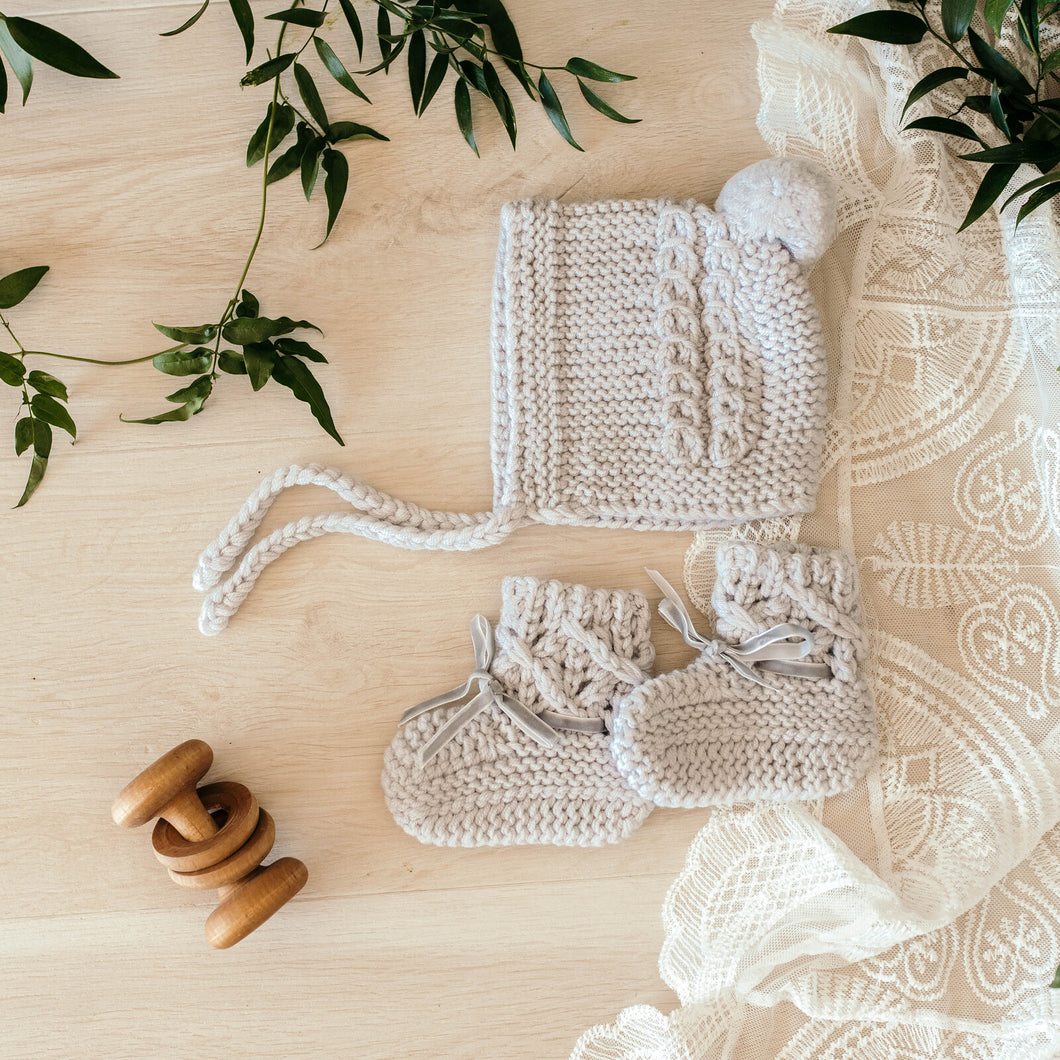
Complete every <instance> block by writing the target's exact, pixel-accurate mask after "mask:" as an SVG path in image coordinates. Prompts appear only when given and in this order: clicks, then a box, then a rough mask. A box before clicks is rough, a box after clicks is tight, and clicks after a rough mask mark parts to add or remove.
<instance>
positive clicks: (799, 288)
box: [194, 159, 835, 634]
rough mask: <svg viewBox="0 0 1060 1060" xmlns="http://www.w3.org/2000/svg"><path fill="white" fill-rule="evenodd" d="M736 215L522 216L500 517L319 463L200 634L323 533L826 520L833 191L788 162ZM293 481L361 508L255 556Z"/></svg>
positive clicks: (230, 560)
mask: <svg viewBox="0 0 1060 1060" xmlns="http://www.w3.org/2000/svg"><path fill="white" fill-rule="evenodd" d="M722 203H723V204H724V209H721V208H720V206H719V210H718V211H714V210H711V209H709V208H708V207H706V206H704V205H702V204H699V203H696V202H692V201H684V202H678V201H675V200H672V199H645V200H618V201H606V202H594V203H574V204H567V203H559V202H540V201H523V202H515V203H510V204H509V205H507V206H505V207H504V209H503V212H502V215H501V237H500V247H499V252H498V257H497V269H496V276H495V283H494V297H493V323H492V333H491V340H492V341H491V345H492V386H493V415H492V420H493V426H492V435H491V443H492V444H491V453H492V466H493V478H494V496H493V511H491V512H482V513H476V514H464V513H460V512H437V511H430V510H428V509H425V508H421V507H420V506H418V505H414V504H406V503H404V502H401V501H398V500H396V499H395V498H393V497H390V496H389V495H387V494H385V493H382V492H381V491H378V490H374V489H372V488H371V487H369V486H367V485H365V484H364V483H362V482H360V481H358V480H357V479H356V478H354V477H353V476H351V475H345V474H341V473H340V472H337V471H331V470H329V469H327V468H324V467H320V466H318V465H310V466H307V467H291V468H288V469H284V470H282V471H279V472H277V473H276V475H274V476H272V477H271V478H270V479H268V480H266V481H265V482H263V483H262V484H261V486H260V487H259V489H258V490H257V491H255V493H254V494H253V495H252V496H251V498H250V499H249V500H248V502H247V503H246V504H245V505H244V507H243V509H242V510H241V511H240V512H239V514H238V515H237V516H236V517H235V518H234V519H233V520H232V521H231V523H230V524H229V525H228V527H227V528H226V529H225V530H224V531H223V532H222V534H221V535H220V537H219V538H218V540H217V541H216V542H215V543H214V544H212V545H211V546H210V547H209V548H207V549H206V551H205V552H203V554H202V556H201V558H200V561H199V568H198V570H197V571H196V574H195V578H194V582H195V585H196V587H197V588H199V589H202V590H204V591H207V592H210V595H209V597H208V598H207V600H206V602H205V604H204V605H203V612H202V617H201V619H200V623H199V625H200V629H201V630H202V631H203V632H204V633H207V634H212V633H217V632H220V630H221V629H223V628H224V626H225V625H226V624H227V621H228V619H229V617H230V616H231V615H232V614H233V613H234V612H235V610H236V609H237V608H238V607H239V605H240V603H242V601H243V599H244V598H245V597H246V595H247V593H248V592H249V591H250V588H251V586H252V585H253V582H254V580H255V579H256V578H257V576H258V574H259V573H260V572H261V570H262V569H263V568H264V567H265V566H266V565H267V564H268V563H270V562H272V561H273V560H274V559H276V558H278V556H279V555H280V554H282V552H284V551H285V550H286V549H287V548H290V547H291V546H292V545H293V544H295V543H297V542H299V541H304V540H308V539H309V538H312V537H317V536H320V535H321V534H325V533H333V532H343V533H354V534H360V535H362V536H365V537H370V538H373V539H375V540H381V541H386V542H388V543H390V544H395V545H399V546H401V547H404V548H430V549H454V550H466V549H476V548H485V547H487V546H489V545H492V544H495V543H496V542H497V541H499V540H501V539H503V538H504V537H505V536H506V535H507V534H509V533H511V532H512V531H513V530H515V529H517V528H518V527H520V526H523V525H526V524H528V523H532V522H544V523H552V524H565V525H576V526H597V527H623V528H632V529H639V530H697V529H702V528H706V527H713V526H722V525H727V524H730V523H736V522H742V521H744V520H747V519H754V518H764V517H770V516H784V515H792V514H795V513H799V512H809V511H812V510H813V507H814V504H815V501H816V494H817V483H818V474H819V460H820V453H821V447H822V444H823V439H824V419H825V405H824V384H825V357H824V349H823V346H822V339H821V331H820V326H819V322H818V319H817V313H816V310H815V308H814V304H813V299H812V296H811V294H810V289H809V286H808V284H807V278H806V275H807V270H808V266H809V265H811V264H812V262H813V260H815V258H816V257H817V256H818V255H819V254H820V253H821V252H822V251H823V250H824V249H825V247H827V245H828V243H829V241H830V240H831V235H832V232H833V230H834V223H835V222H834V215H835V202H834V191H833V189H832V187H831V184H830V182H829V180H828V178H827V177H826V176H825V175H824V174H823V172H822V171H821V170H819V169H817V168H816V167H814V166H812V165H810V164H809V163H806V162H800V161H794V160H790V159H769V160H766V161H764V162H759V163H756V164H755V165H753V166H750V167H748V168H747V169H746V170H743V171H741V172H740V173H738V174H736V175H735V176H734V177H733V178H732V179H731V180H730V181H729V182H728V183H727V184H726V186H725V188H724V189H723V190H722V194H721V196H720V197H719V204H722ZM295 484H317V485H322V486H326V487H328V488H329V489H332V490H333V491H334V492H335V493H337V494H339V496H341V497H342V498H343V499H344V500H346V501H347V502H348V504H349V505H350V507H351V508H352V511H348V512H345V513H343V512H339V513H330V514H327V515H322V516H319V517H317V518H306V519H301V520H299V521H297V522H295V523H291V524H289V525H288V526H286V527H284V528H283V529H282V530H279V531H276V532H275V533H274V534H273V535H272V536H270V537H269V538H268V539H267V540H265V541H262V542H261V543H260V544H259V545H256V546H254V548H252V549H251V550H250V551H249V552H247V554H246V555H245V556H243V552H244V550H245V549H247V547H248V545H249V543H250V540H251V538H252V537H253V535H254V532H255V530H256V529H257V526H258V525H259V523H260V522H261V519H262V518H263V517H264V514H265V512H266V511H267V510H268V507H269V504H271V502H272V499H273V497H274V496H275V495H276V493H278V492H279V491H281V490H283V489H285V488H287V487H288V486H290V485H295ZM241 556H242V562H239V561H240V557H241ZM237 562H239V566H238V569H237V570H236V571H235V573H234V574H232V575H231V576H229V577H228V580H227V581H226V582H224V583H223V584H219V583H220V582H221V579H222V577H223V576H224V575H225V574H226V573H227V572H228V571H229V570H230V569H231V568H232V567H233V566H234V565H236V564H237Z"/></svg>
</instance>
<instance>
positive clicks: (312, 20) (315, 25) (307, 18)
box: [265, 7, 324, 29]
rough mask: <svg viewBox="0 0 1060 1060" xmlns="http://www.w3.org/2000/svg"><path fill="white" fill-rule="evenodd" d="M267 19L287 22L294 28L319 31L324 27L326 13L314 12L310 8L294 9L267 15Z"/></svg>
mask: <svg viewBox="0 0 1060 1060" xmlns="http://www.w3.org/2000/svg"><path fill="white" fill-rule="evenodd" d="M265 18H266V19H267V20H270V19H271V20H273V21H276V22H287V23H289V24H290V25H293V26H305V27H307V28H308V29H319V28H320V27H321V26H323V25H324V12H323V11H314V10H313V9H312V8H308V7H292V8H290V10H288V11H277V12H276V13H275V14H272V15H266V16H265Z"/></svg>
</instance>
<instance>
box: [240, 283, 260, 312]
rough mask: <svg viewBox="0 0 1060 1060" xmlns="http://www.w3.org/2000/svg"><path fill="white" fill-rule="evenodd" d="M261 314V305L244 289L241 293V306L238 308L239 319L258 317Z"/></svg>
mask: <svg viewBox="0 0 1060 1060" xmlns="http://www.w3.org/2000/svg"><path fill="white" fill-rule="evenodd" d="M260 313H261V304H260V303H259V302H258V300H257V299H256V298H255V297H254V296H253V295H252V294H251V293H250V292H249V291H248V290H246V288H244V289H243V290H242V291H240V292H239V305H237V306H236V316H237V317H256V316H258V315H259V314H260Z"/></svg>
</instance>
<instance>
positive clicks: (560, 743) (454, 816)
mask: <svg viewBox="0 0 1060 1060" xmlns="http://www.w3.org/2000/svg"><path fill="white" fill-rule="evenodd" d="M496 641H497V648H498V651H497V657H496V658H495V659H494V661H493V665H492V666H491V668H490V672H491V674H492V675H493V677H494V678H495V679H496V680H497V681H498V682H499V684H500V685H501V687H502V688H503V690H504V692H505V693H506V694H508V695H510V696H512V697H514V698H515V699H518V700H519V701H520V702H522V703H523V704H525V705H526V706H527V707H529V708H530V709H531V710H532V711H534V712H535V713H538V712H540V711H541V710H546V709H550V710H555V711H559V712H561V713H564V714H568V715H573V716H575V717H578V718H604V717H605V715H606V716H609V714H610V711H611V709H612V707H613V705H614V703H615V701H616V700H617V699H618V698H619V697H621V696H622V695H624V694H625V693H627V692H628V691H629V690H630V689H631V688H632V687H633V686H634V685H635V684H636V683H638V682H640V681H643V680H645V679H646V674H647V672H648V671H649V670H650V669H651V665H652V662H653V661H654V656H655V652H654V648H653V647H652V643H651V613H650V609H649V607H648V602H647V599H646V598H645V596H644V594H643V593H640V592H636V591H628V592H612V591H609V590H605V589H589V588H586V587H585V586H583V585H568V584H566V583H564V582H560V581H542V580H539V579H537V578H530V577H519V578H506V579H505V580H504V583H503V586H502V606H501V617H500V622H499V624H498V626H497V629H496ZM457 709H458V708H457V707H456V706H446V707H442V708H439V709H437V710H435V711H432V712H431V713H428V714H423V715H420V716H419V717H417V718H414V719H413V720H411V721H409V722H408V723H407V724H405V725H404V726H402V728H401V729H400V730H399V731H398V733H397V736H395V738H394V740H393V742H392V743H391V744H390V747H389V748H388V749H387V751H386V754H385V756H384V768H383V791H384V794H385V796H386V804H387V807H388V808H389V810H390V812H391V814H392V815H393V817H394V820H395V821H397V823H398V824H399V825H400V826H401V827H402V828H403V829H405V831H406V832H408V833H409V834H410V835H412V836H414V837H415V838H416V839H418V840H420V842H422V843H436V844H438V845H441V846H508V845H513V844H528V843H554V844H558V845H562V846H597V845H600V844H603V843H613V842H617V841H618V840H620V839H623V838H625V837H626V836H628V835H629V834H630V833H631V832H632V831H633V830H634V829H635V828H637V827H638V826H639V825H640V824H641V822H642V821H643V820H644V819H645V817H647V815H648V814H649V813H650V812H651V810H652V808H653V805H652V803H651V801H650V800H648V799H642V798H640V797H639V796H637V795H636V794H635V793H634V792H633V791H632V790H631V789H630V788H629V786H628V785H627V784H626V783H625V781H624V780H623V779H622V777H621V776H620V774H619V772H618V770H617V769H616V768H615V763H614V760H613V758H612V757H611V753H610V750H609V743H610V737H609V736H608V735H607V734H606V733H598V734H597V733H580V732H569V731H558V732H557V734H556V745H555V746H554V747H552V748H545V747H543V746H541V745H540V744H538V743H536V742H534V741H533V740H532V739H531V738H530V737H528V736H527V735H526V734H525V733H523V732H522V730H520V729H519V728H517V727H516V726H515V725H514V724H513V723H512V722H511V720H510V719H509V718H508V717H507V716H506V715H505V714H503V713H502V712H501V711H500V710H498V709H496V708H495V707H491V708H488V709H487V710H486V711H484V712H483V713H481V714H479V715H478V716H477V717H476V718H475V719H474V720H472V721H471V722H470V723H469V724H468V725H466V726H465V727H464V728H463V729H462V730H461V731H460V732H459V733H458V734H457V736H456V737H455V738H454V739H453V740H452V741H451V742H449V743H448V744H446V745H445V746H444V747H443V748H442V749H441V751H439V752H438V754H437V755H436V756H435V757H434V758H432V759H430V760H429V761H428V762H427V763H426V764H425V765H423V766H420V765H419V763H418V761H417V755H418V752H419V750H420V748H422V747H423V746H424V745H425V744H426V743H427V742H428V741H429V740H430V739H431V737H432V736H433V735H434V734H435V733H436V732H437V731H438V730H439V729H440V728H441V727H442V726H443V725H444V724H445V722H446V721H447V720H448V719H449V718H450V717H451V716H452V714H453V713H454V712H455V711H456V710H457Z"/></svg>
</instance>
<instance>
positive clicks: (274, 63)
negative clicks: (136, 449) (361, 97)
mask: <svg viewBox="0 0 1060 1060" xmlns="http://www.w3.org/2000/svg"><path fill="white" fill-rule="evenodd" d="M240 2H243V0H240ZM294 58H295V53H294V52H284V54H283V55H277V56H276V58H275V59H268V60H266V61H265V62H263V63H262V64H261V65H260V66H255V67H254V69H253V70H251V71H249V72H248V73H245V74H244V75H243V77H242V78H241V79H240V82H239V83H240V84H241V85H242V86H243V87H244V88H249V87H250V86H251V85H263V84H265V82H266V81H271V80H272V79H273V78H274V77H279V76H280V74H282V73H283V72H284V70H286V69H287V67H288V66H290V65H291V63H293V62H294ZM135 422H137V423H139V422H141V421H139V420H137V421H135Z"/></svg>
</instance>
